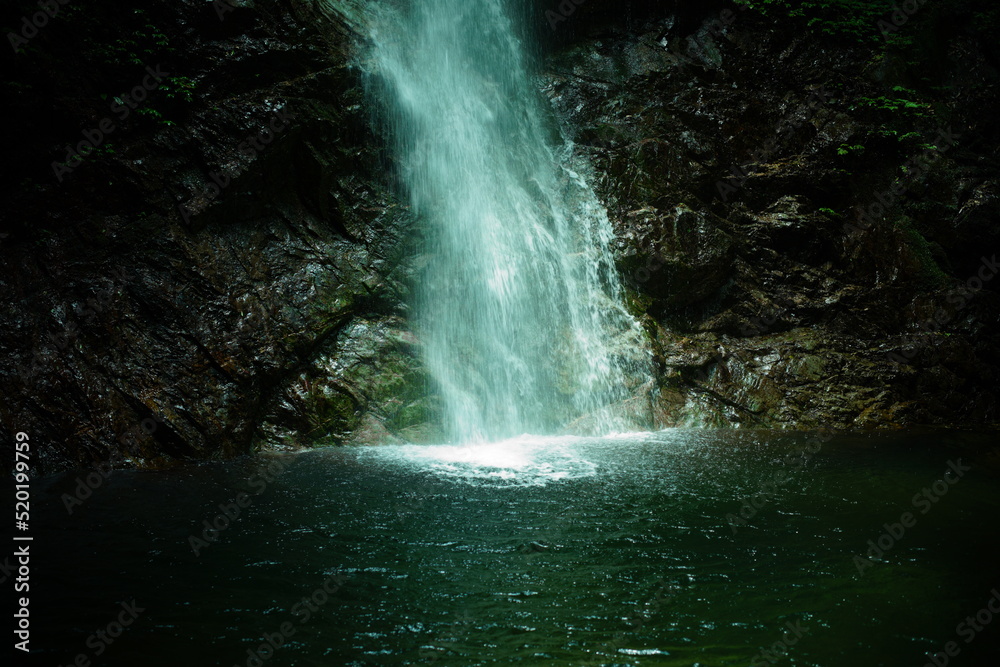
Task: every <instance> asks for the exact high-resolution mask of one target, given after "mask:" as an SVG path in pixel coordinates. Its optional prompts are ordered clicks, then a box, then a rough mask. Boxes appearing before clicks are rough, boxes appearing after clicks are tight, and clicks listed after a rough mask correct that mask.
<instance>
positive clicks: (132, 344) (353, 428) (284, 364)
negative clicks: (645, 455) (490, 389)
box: [0, 0, 1000, 468]
mask: <svg viewBox="0 0 1000 667" xmlns="http://www.w3.org/2000/svg"><path fill="white" fill-rule="evenodd" d="M573 6H574V7H575V9H574V10H573V11H572V12H566V11H564V10H566V8H563V10H560V9H559V7H560V5H559V4H558V3H553V7H551V8H550V7H548V5H540V6H539V7H538V9H537V11H535V12H534V15H535V19H536V23H537V27H538V32H539V34H540V35H541V36H543V37H544V38H545V41H546V43H547V44H548V47H547V51H546V53H545V54H544V56H543V57H542V58H541V59H540V62H541V63H542V64H543V67H542V69H543V72H542V74H541V76H540V85H541V87H542V88H543V90H544V92H545V94H546V95H547V96H548V97H549V98H550V99H551V100H552V103H553V107H554V109H555V111H556V114H555V115H556V116H557V117H558V118H559V119H560V121H561V124H562V126H563V131H564V132H565V133H566V134H568V135H570V136H571V137H572V138H573V139H574V141H575V142H576V144H577V148H578V150H579V151H581V152H582V153H584V154H586V155H587V156H588V158H589V159H590V162H591V164H592V165H593V178H594V181H595V184H596V186H597V189H598V192H599V194H600V195H601V197H602V199H603V200H604V201H605V203H606V204H607V206H608V209H609V212H610V215H611V218H612V221H613V223H614V225H615V231H616V236H617V251H618V257H619V263H620V267H621V270H622V272H623V275H624V276H625V278H626V281H627V282H628V284H629V285H630V306H631V308H632V309H633V310H634V312H635V313H636V315H637V316H639V317H641V318H642V321H643V322H644V323H645V325H646V328H647V330H648V331H649V333H650V336H651V340H652V345H653V347H654V350H655V353H656V359H657V363H658V368H659V377H658V385H659V391H658V396H657V398H656V401H655V405H654V411H653V419H652V421H651V423H650V424H649V426H650V427H662V426H669V425H676V424H711V425H725V424H743V425H756V426H776V425H780V426H793V427H797V426H804V427H815V426H835V427H852V426H854V427H869V428H870V427H887V426H899V425H917V424H940V425H951V426H957V425H966V424H986V423H990V422H992V421H994V420H995V419H996V392H995V389H994V386H993V382H992V376H993V375H995V372H996V369H997V367H998V365H1000V359H998V355H997V334H996V327H995V325H996V323H997V319H998V313H1000V302H998V299H997V294H996V289H997V282H996V281H995V280H992V278H993V277H994V274H995V272H996V268H995V266H993V265H992V264H990V262H991V261H993V260H992V258H993V256H994V254H995V253H996V250H997V248H996V242H997V239H998V237H997V234H996V231H997V228H998V227H997V223H998V214H1000V199H998V197H1000V183H998V171H997V167H998V162H997V160H998V158H1000V156H998V154H997V147H998V145H1000V136H998V130H997V128H996V126H995V123H994V120H993V117H994V114H993V110H994V109H996V108H997V102H998V99H997V97H998V94H1000V93H998V88H997V68H998V52H997V48H996V43H995V39H993V38H992V37H991V33H990V32H989V30H988V26H989V20H994V21H995V20H996V17H995V16H993V15H989V14H988V13H987V14H983V13H982V11H981V10H980V8H979V6H978V5H976V4H975V3H967V2H956V3H949V5H948V8H949V10H950V12H951V13H949V14H947V15H942V14H941V13H940V12H941V11H943V10H941V9H940V8H932V7H930V6H926V7H924V8H922V9H921V10H920V11H919V12H918V13H916V14H914V15H913V16H912V17H910V18H909V20H908V22H907V23H906V24H904V25H902V26H901V27H900V28H899V30H898V31H893V33H892V35H891V38H890V39H888V40H887V39H883V38H882V36H881V35H879V31H878V29H877V28H876V27H874V26H872V25H871V23H870V22H869V23H868V24H865V25H866V26H867V27H864V26H862V28H860V29H859V28H856V27H853V28H852V27H851V26H847V28H844V27H843V26H841V25H840V24H838V23H837V22H836V21H835V20H834V19H836V18H837V17H832V18H831V17H827V18H826V19H824V21H825V22H824V21H820V22H819V23H816V22H813V23H812V25H811V26H810V25H807V23H806V20H805V19H799V18H796V17H789V16H787V13H784V12H775V11H773V10H772V12H771V13H770V14H768V15H763V14H761V13H760V12H758V11H757V10H756V9H740V8H739V7H738V6H735V5H729V4H724V3H718V4H714V5H699V6H698V7H697V8H696V7H694V6H693V4H692V3H680V2H678V3H674V4H673V5H671V4H669V3H667V4H652V3H633V4H631V5H628V10H627V11H625V12H622V11H620V10H619V8H618V5H617V4H613V3H602V2H600V1H599V0H590V2H588V3H581V4H579V5H573ZM37 11H38V6H37V5H35V4H33V3H24V2H22V3H16V6H12V7H9V8H7V9H5V10H4V14H3V21H2V25H3V26H4V28H5V33H6V32H10V31H14V32H15V34H17V33H20V32H22V30H27V33H30V30H28V29H26V28H24V24H23V23H22V17H23V16H31V15H32V13H33V12H37ZM550 11H557V12H562V13H560V14H558V16H559V17H561V19H562V20H553V18H552V15H551V14H547V12H550ZM983 11H985V10H983ZM991 17H992V18H991ZM945 18H946V19H947V20H945ZM46 23H47V24H46V25H45V26H43V27H41V28H38V29H37V31H36V32H37V34H35V35H34V36H31V37H30V38H27V37H24V38H23V39H21V40H17V39H15V40H13V41H14V44H13V45H12V48H10V49H8V51H7V52H6V53H4V55H3V61H4V62H3V67H4V71H5V72H8V73H9V74H6V75H5V78H4V81H3V86H4V92H3V96H4V100H5V108H6V110H7V115H8V118H7V123H6V126H7V127H8V128H10V130H11V133H12V134H13V135H14V136H13V137H12V139H11V141H10V143H9V144H8V145H7V146H6V147H5V152H6V156H5V157H6V158H7V159H5V160H4V163H3V167H2V169H3V180H2V182H3V187H4V202H5V206H4V209H3V212H2V213H0V281H2V288H3V291H4V294H5V297H6V304H7V306H6V308H5V309H4V311H3V314H2V316H0V359H2V364H0V373H2V376H0V382H2V383H3V386H4V389H5V400H4V401H3V404H2V407H0V420H2V424H0V438H2V439H3V441H4V442H5V443H11V442H13V435H12V434H13V432H15V431H27V432H29V433H31V435H32V438H33V441H35V442H36V443H39V444H38V445H36V446H38V447H39V449H40V451H42V452H43V453H44V459H43V460H42V461H41V464H42V465H43V466H44V467H48V468H54V467H58V466H61V465H64V464H71V463H77V464H87V463H90V462H94V461H98V460H110V461H112V462H113V463H115V464H123V465H150V464H152V465H157V464H163V463H165V462H168V461H170V460H174V459H184V458H211V457H220V456H232V455H237V454H241V453H246V452H249V451H252V450H254V449H255V448H259V447H269V446H284V445H287V444H292V445H298V444H301V445H308V444H312V443H316V442H345V441H376V442H377V441H389V440H392V439H394V438H402V439H407V440H414V441H421V440H428V439H433V438H434V435H435V432H436V429H435V422H436V408H435V401H434V397H433V392H432V391H431V392H428V391H427V386H428V385H427V379H426V378H425V377H424V374H423V372H422V370H421V367H420V363H419V353H418V351H417V345H418V341H417V340H416V339H415V338H414V336H413V334H412V333H411V332H410V331H409V330H408V328H407V324H406V314H407V305H406V304H407V294H408V290H409V277H410V276H411V267H413V266H415V265H416V264H417V263H419V262H420V261H421V258H420V256H419V255H418V250H417V247H418V244H416V243H415V242H414V241H413V239H414V238H416V235H417V234H418V233H419V229H418V228H417V227H416V225H415V221H413V220H412V219H411V217H410V215H409V213H408V210H407V208H406V206H405V205H403V203H402V202H401V201H400V200H399V199H398V197H397V196H396V195H395V194H394V193H395V192H396V188H395V186H394V182H393V180H394V179H393V175H392V174H393V163H392V158H391V156H389V155H387V154H386V149H385V146H384V141H383V139H382V137H381V136H380V135H379V133H378V131H377V130H375V129H373V128H377V127H378V123H377V122H376V119H375V115H376V112H375V110H373V109H371V108H370V106H371V105H370V104H369V103H368V101H367V99H366V97H365V90H364V87H365V82H364V80H363V77H362V74H361V72H360V71H359V70H358V69H357V68H355V67H353V66H352V47H353V45H354V44H356V43H357V41H358V40H359V37H358V36H357V35H355V34H353V33H352V29H351V28H350V26H349V25H348V22H347V21H345V20H343V19H341V18H339V17H338V15H337V14H335V13H333V12H329V11H324V10H323V9H321V8H320V6H319V5H316V4H313V3H309V2H291V1H279V0H275V1H273V2H260V3H245V4H244V3H237V2H234V3H231V4H230V3H223V2H216V3H214V4H213V3H206V2H190V1H185V2H170V3H167V2H149V3H144V4H143V5H142V6H141V7H140V6H131V5H129V6H122V5H112V4H109V3H105V2H99V1H97V0H90V1H87V0H76V1H74V2H71V3H67V4H66V5H61V6H60V8H59V11H58V13H57V16H56V17H55V18H52V19H51V20H49V21H47V22H46ZM829 26H833V29H830V30H826V31H824V28H827V27H829ZM845 30H846V31H847V32H844V31H845ZM850 30H854V32H850ZM865 30H867V31H868V33H869V34H863V33H864V31H865ZM906 31H910V32H909V33H907V32H906ZM27 33H26V34H27ZM859 35H860V36H859ZM876 38H877V39H876ZM8 41H10V40H8ZM13 46H17V47H18V49H19V52H18V53H16V54H15V53H14V49H13ZM116 98H117V99H116ZM82 141H90V142H91V143H93V144H95V145H96V149H94V150H93V151H92V152H90V153H89V154H87V155H83V156H82V157H81V158H76V157H75V156H74V155H73V154H72V152H73V151H74V150H76V149H78V148H80V142H82ZM83 148H84V150H85V151H86V147H85V146H84V147H83ZM877 203H878V204H880V205H881V208H882V209H883V210H881V211H878V206H875V207H874V208H873V205H875V204H877ZM983 258H985V259H986V260H988V261H987V262H985V263H984V262H983ZM977 276H978V277H980V279H981V285H980V286H981V287H982V289H971V288H972V287H976V285H975V283H970V280H972V279H974V278H976V277H977ZM963 286H965V288H963ZM5 446H6V445H5Z"/></svg>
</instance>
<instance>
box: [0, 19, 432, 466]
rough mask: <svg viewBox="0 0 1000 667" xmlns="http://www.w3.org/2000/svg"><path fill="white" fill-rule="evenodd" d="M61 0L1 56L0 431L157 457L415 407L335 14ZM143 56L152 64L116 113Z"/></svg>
mask: <svg viewBox="0 0 1000 667" xmlns="http://www.w3.org/2000/svg"><path fill="white" fill-rule="evenodd" d="M22 4H23V5H24V6H23V7H22V8H21V9H23V10H24V12H28V10H29V9H30V3H22ZM74 7H76V5H75V4H74V5H68V6H67V7H66V8H65V9H64V10H63V12H64V19H65V20H64V21H60V22H53V24H52V25H50V26H48V27H47V29H46V30H45V31H42V32H41V33H40V34H39V35H38V36H37V37H35V38H34V40H33V41H32V42H31V43H30V44H29V46H28V47H27V48H26V49H25V51H24V52H23V53H21V54H19V55H18V56H16V58H11V57H10V55H11V54H9V53H8V54H7V56H6V57H7V59H11V60H13V61H14V63H13V66H12V71H14V72H15V78H14V80H12V81H8V82H6V84H5V87H6V88H7V90H5V92H4V97H5V99H13V100H16V103H15V113H17V114H18V116H19V117H18V120H19V122H20V123H21V124H22V126H23V134H22V137H21V143H20V144H19V145H17V146H16V147H15V148H14V149H13V151H12V153H13V155H12V157H13V159H12V160H11V161H10V162H8V163H7V164H6V165H5V168H6V169H7V170H9V171H11V172H12V173H9V174H5V178H4V186H5V192H4V195H5V196H4V200H5V202H6V203H7V205H6V206H5V210H4V212H3V214H2V215H3V232H4V233H5V236H4V237H3V244H2V246H0V267H2V268H0V277H2V281H3V291H4V294H6V295H7V303H8V304H9V305H8V307H7V308H5V309H4V312H3V315H2V319H0V327H2V333H0V358H2V359H3V361H2V371H0V372H2V373H3V377H2V382H3V385H4V387H5V390H6V391H5V393H6V400H5V401H4V402H3V406H2V408H0V410H2V429H3V430H2V432H0V438H2V439H3V441H4V442H13V431H25V432H28V433H29V434H30V435H31V437H32V439H33V441H34V442H36V452H37V453H38V456H39V458H40V460H39V461H38V463H39V464H40V465H41V466H42V467H48V468H54V467H57V466H59V465H62V464H64V463H78V464H87V463H90V462H94V461H98V460H111V461H112V462H113V463H116V464H123V465H129V464H132V465H156V464H162V463H164V462H166V461H168V460H171V459H178V458H191V457H196V458H205V457H216V456H232V455H236V454H240V453H245V452H249V451H251V449H252V448H254V447H256V446H261V445H264V446H270V445H278V444H279V443H284V444H288V443H292V444H295V443H301V444H307V443H314V442H323V441H334V442H340V441H344V440H346V439H348V438H349V437H350V436H351V434H353V433H358V434H359V435H360V430H361V427H362V426H364V424H365V421H364V419H363V418H365V416H366V415H369V417H368V419H369V421H372V422H375V423H382V422H384V423H385V424H387V428H394V429H397V430H399V431H400V432H403V433H405V429H406V427H408V426H412V425H413V424H412V423H410V421H412V420H413V419H414V417H413V416H414V415H417V418H419V419H420V421H426V419H427V418H428V415H429V414H430V413H429V412H427V411H428V410H430V407H429V406H427V405H426V399H424V398H423V396H422V395H418V393H417V392H416V390H415V389H414V388H415V387H422V386H423V383H424V380H423V377H422V374H421V370H420V369H419V365H418V364H417V363H416V361H415V357H414V356H413V354H412V350H413V345H412V340H410V338H412V336H411V335H410V334H407V333H406V332H405V329H404V328H401V325H400V322H401V317H402V315H403V314H404V306H403V305H402V304H403V303H404V300H405V299H404V297H405V294H406V290H407V287H406V274H405V266H404V265H405V263H406V258H407V256H408V253H409V247H410V246H408V244H407V243H406V242H405V241H406V239H407V238H409V237H411V233H410V226H411V223H412V221H411V219H410V217H409V216H408V213H407V211H406V209H405V208H404V207H402V206H400V205H399V203H398V202H397V201H396V199H395V198H394V196H393V195H392V193H391V192H390V189H391V183H389V182H388V181H387V179H386V178H385V176H384V174H385V167H386V158H385V156H384V155H382V153H381V151H382V148H381V145H382V144H381V141H380V140H379V138H378V137H377V136H375V135H373V134H372V131H371V129H370V128H371V126H372V124H371V122H370V121H371V114H370V113H369V110H368V109H367V108H366V106H365V100H364V95H363V93H364V91H363V82H362V81H361V78H360V73H359V72H358V70H357V69H355V68H352V67H351V64H350V54H349V48H350V45H351V44H352V43H353V42H354V41H355V39H356V37H355V36H354V35H352V34H351V33H350V29H349V28H348V26H347V25H345V24H344V23H343V22H341V21H339V20H338V19H337V18H336V17H334V16H331V15H327V14H324V13H321V12H319V11H317V10H315V9H314V8H312V6H311V5H309V4H306V3H302V4H299V3H285V2H274V3H260V4H258V5H257V6H256V7H255V8H252V7H238V8H235V9H234V8H233V7H234V5H230V4H223V3H215V4H214V5H213V4H212V3H205V2H180V3H178V2H165V1H164V2H153V3H150V4H149V6H148V7H147V8H145V9H143V10H136V11H135V14H134V15H132V14H127V15H125V16H122V15H121V13H120V12H121V10H120V8H119V7H118V6H116V5H114V4H113V3H90V6H88V7H82V6H81V7H80V8H79V9H77V10H74ZM36 9H37V8H36ZM10 24H13V21H11V22H10ZM5 25H7V23H5ZM109 31H110V32H111V33H113V34H109ZM147 65H148V66H149V67H151V68H154V70H155V69H156V68H159V69H160V70H161V71H162V72H164V76H163V79H164V80H163V81H162V82H161V83H160V85H159V86H158V87H157V88H156V89H154V90H153V91H152V92H148V98H147V99H145V100H144V101H143V102H142V103H136V107H137V108H136V109H135V110H132V111H131V112H130V113H128V114H127V116H126V118H124V119H123V120H119V115H118V114H116V113H114V112H113V111H112V110H111V104H112V103H113V100H112V98H113V96H115V95H116V94H118V91H123V90H128V91H131V90H132V88H133V87H134V85H135V84H136V83H141V82H142V81H143V79H144V77H145V76H146V74H147V73H146V67H147ZM4 67H5V71H8V70H7V64H6V63H5V65H4ZM52 77H55V78H54V79H53V78H52ZM150 82H151V83H155V82H154V81H152V80H150ZM107 117H111V118H112V120H113V122H114V123H115V125H116V127H115V129H114V130H113V131H111V132H109V133H106V134H107V136H106V137H105V138H104V140H103V141H101V142H99V143H101V145H100V146H99V148H98V150H97V151H96V152H95V153H94V154H93V155H90V156H87V157H85V158H84V160H83V163H82V164H79V165H77V166H73V168H72V169H71V170H69V171H66V172H65V173H59V174H57V172H59V171H61V168H60V167H58V166H56V167H55V168H53V166H52V165H51V163H52V162H53V161H61V160H63V159H64V157H65V155H66V152H67V149H66V148H65V145H66V144H69V143H73V144H75V143H76V142H79V141H81V139H83V138H84V137H87V136H95V135H93V128H95V127H99V124H100V122H101V120H102V119H104V118H107ZM88 132H89V133H90V134H89V135H88V134H87V133H88ZM71 166H72V165H71ZM220 186H221V187H220ZM425 413H426V414H425ZM408 420H410V421H408ZM383 430H384V429H383Z"/></svg>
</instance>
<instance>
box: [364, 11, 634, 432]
mask: <svg viewBox="0 0 1000 667" xmlns="http://www.w3.org/2000/svg"><path fill="white" fill-rule="evenodd" d="M518 1H519V0H411V2H408V3H404V6H403V7H401V8H400V7H389V6H386V5H383V6H382V7H380V8H379V9H378V16H376V17H375V18H374V19H373V20H372V21H371V23H370V25H371V35H370V36H371V45H372V51H371V53H370V56H369V58H368V60H367V65H366V67H367V68H368V69H369V73H370V74H371V75H372V79H373V81H374V82H376V83H375V85H373V86H372V89H373V91H374V94H375V96H376V97H378V98H379V99H377V100H375V101H376V102H377V103H379V104H380V105H382V107H383V108H385V109H386V110H387V111H386V117H387V118H388V122H389V129H390V131H391V133H392V135H393V137H394V140H395V141H396V149H397V151H398V158H399V162H400V164H401V165H402V166H403V174H402V176H403V181H404V184H405V187H406V189H407V192H408V196H409V197H410V201H411V204H412V207H413V209H414V211H415V212H416V213H417V215H418V216H419V217H420V219H421V220H423V221H424V222H425V224H426V233H425V239H426V243H427V249H426V250H427V252H426V257H425V258H426V263H425V266H424V268H423V269H422V272H421V274H420V276H419V279H418V286H417V290H416V291H417V295H416V300H417V302H416V304H415V306H416V309H415V310H416V318H417V320H416V325H417V330H418V333H419V336H420V339H421V340H422V342H423V344H424V348H425V361H426V364H427V366H428V368H429V371H430V373H431V374H432V376H433V378H434V379H435V380H436V383H437V385H438V388H439V390H440V394H441V396H442V399H443V402H444V409H445V416H446V420H447V427H448V429H449V435H450V437H451V439H452V440H453V441H456V442H475V441H483V440H487V441H492V440H497V439H502V438H507V437H511V436H516V435H519V434H523V433H539V434H544V433H552V432H554V431H557V430H559V429H562V428H564V427H565V426H566V425H567V424H569V423H571V422H573V421H574V420H575V419H578V418H579V417H581V416H587V417H588V419H587V420H586V422H587V427H586V430H588V431H590V432H598V433H600V432H610V431H613V430H621V429H623V428H627V425H626V424H625V422H624V421H622V417H621V415H620V412H621V411H620V410H616V409H615V407H614V406H615V404H618V403H621V402H622V401H623V400H624V399H626V398H628V396H630V395H631V393H632V392H633V391H635V390H636V388H637V387H639V386H640V385H642V384H643V383H644V382H645V381H646V379H647V378H648V377H649V373H648V365H649V353H648V351H647V349H646V347H645V345H644V343H643V336H642V332H641V330H640V327H639V326H638V324H637V323H636V321H635V320H634V319H633V318H632V317H631V316H630V315H629V314H628V313H627V312H626V311H625V309H624V308H623V306H622V294H621V286H620V283H619V279H618V276H617V273H616V270H615V267H614V264H613V260H612V257H611V254H610V251H609V244H610V242H611V240H612V236H611V230H610V224H609V222H608V219H607V214H606V211H605V210H604V209H603V208H602V207H601V206H600V204H599V203H598V201H597V199H596V197H595V196H594V193H593V192H592V190H591V189H590V187H589V186H588V185H587V183H586V182H585V180H584V178H582V177H581V176H580V175H579V172H580V171H581V169H580V168H577V169H575V170H574V169H573V163H572V150H571V149H572V147H571V146H570V145H569V144H568V143H566V142H562V143H561V145H558V146H553V145H552V143H551V142H552V140H551V135H552V134H553V133H552V132H551V127H550V123H548V122H547V120H546V116H545V115H544V113H543V107H542V105H541V103H540V100H539V96H538V93H537V91H536V89H535V87H534V86H533V85H532V82H531V79H530V78H529V75H528V72H527V68H526V63H525V60H526V59H525V56H524V53H523V46H522V42H521V40H519V39H518V37H517V29H516V25H515V23H514V21H513V18H512V17H513V12H512V10H514V9H516V8H515V7H512V6H510V5H511V4H513V3H516V2H518Z"/></svg>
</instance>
